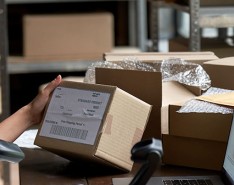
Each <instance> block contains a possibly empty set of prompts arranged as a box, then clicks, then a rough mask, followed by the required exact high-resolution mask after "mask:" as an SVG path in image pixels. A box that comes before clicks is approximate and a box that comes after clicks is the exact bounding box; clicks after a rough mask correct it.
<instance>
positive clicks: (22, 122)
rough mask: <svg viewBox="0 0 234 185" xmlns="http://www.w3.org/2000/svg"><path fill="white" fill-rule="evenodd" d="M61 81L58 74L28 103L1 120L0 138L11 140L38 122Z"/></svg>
mask: <svg viewBox="0 0 234 185" xmlns="http://www.w3.org/2000/svg"><path fill="white" fill-rule="evenodd" d="M61 81H62V77H61V76H60V75H58V76H57V78H56V79H54V80H53V81H51V82H50V83H49V84H48V85H47V86H46V87H45V88H44V89H43V90H41V91H40V92H39V93H38V95H37V96H36V97H35V98H34V99H33V100H32V101H31V102H30V103H29V104H27V105H25V106H23V107H22V108H21V109H19V110H18V111H16V112H15V113H14V114H12V115H11V116H9V117H8V118H6V119H5V120H3V121H2V122H1V123H0V139H2V140H5V141H8V142H13V141H14V140H15V139H17V138H18V137H19V136H20V135H21V134H22V133H23V132H24V131H25V130H27V129H28V128H29V127H31V126H32V125H34V124H38V123H40V122H41V119H42V116H43V113H44V110H45V106H46V104H47V102H48V100H49V98H50V95H51V93H52V92H53V90H54V89H55V88H56V87H57V86H58V85H59V84H60V82H61Z"/></svg>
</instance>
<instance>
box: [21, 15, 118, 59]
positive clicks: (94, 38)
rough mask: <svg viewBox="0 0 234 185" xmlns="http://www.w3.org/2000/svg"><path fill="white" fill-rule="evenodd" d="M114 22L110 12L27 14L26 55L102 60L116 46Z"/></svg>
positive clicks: (30, 56) (25, 17)
mask: <svg viewBox="0 0 234 185" xmlns="http://www.w3.org/2000/svg"><path fill="white" fill-rule="evenodd" d="M113 25H114V23H113V15H112V14H111V13H108V12H103V13H77V14H48V15H47V14H40V15H24V17H23V45H24V46H23V48H24V57H26V58H30V59H43V60H45V59H47V60H48V59H54V60H56V59H66V60H69V59H71V60H72V59H79V60H100V59H102V55H103V53H104V52H108V51H111V50H112V48H113V45H114V29H113Z"/></svg>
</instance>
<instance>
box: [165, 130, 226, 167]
mask: <svg viewBox="0 0 234 185" xmlns="http://www.w3.org/2000/svg"><path fill="white" fill-rule="evenodd" d="M162 140H163V163H166V164H173V165H179V166H187V167H194V168H203V169H210V170H221V169H222V165H223V160H224V156H225V151H226V145H227V142H221V141H212V140H205V139H197V138H191V137H181V136H173V135H167V134H163V137H162Z"/></svg>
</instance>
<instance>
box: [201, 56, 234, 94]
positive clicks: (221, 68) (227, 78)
mask: <svg viewBox="0 0 234 185" xmlns="http://www.w3.org/2000/svg"><path fill="white" fill-rule="evenodd" d="M233 61H234V57H226V58H222V59H217V60H214V61H208V62H205V63H204V65H203V68H204V69H205V71H206V72H207V73H208V74H209V76H210V79H211V84H212V86H213V87H219V88H223V89H230V90H234V83H233V79H234V72H233V71H234V62H233Z"/></svg>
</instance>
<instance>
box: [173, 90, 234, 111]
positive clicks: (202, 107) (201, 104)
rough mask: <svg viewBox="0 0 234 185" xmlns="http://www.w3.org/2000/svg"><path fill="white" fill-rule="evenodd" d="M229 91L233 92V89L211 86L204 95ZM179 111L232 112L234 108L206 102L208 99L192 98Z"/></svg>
mask: <svg viewBox="0 0 234 185" xmlns="http://www.w3.org/2000/svg"><path fill="white" fill-rule="evenodd" d="M227 92H233V90H227V89H221V88H216V87H211V88H209V89H208V90H207V92H205V93H204V94H203V95H202V96H206V95H212V94H221V93H227ZM177 112H179V113H191V112H195V113H221V114H232V113H233V109H230V108H227V107H223V106H220V105H217V104H214V103H210V102H206V101H201V100H196V99H192V100H190V101H188V102H186V103H185V105H184V106H182V107H181V109H180V110H178V111H177Z"/></svg>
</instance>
